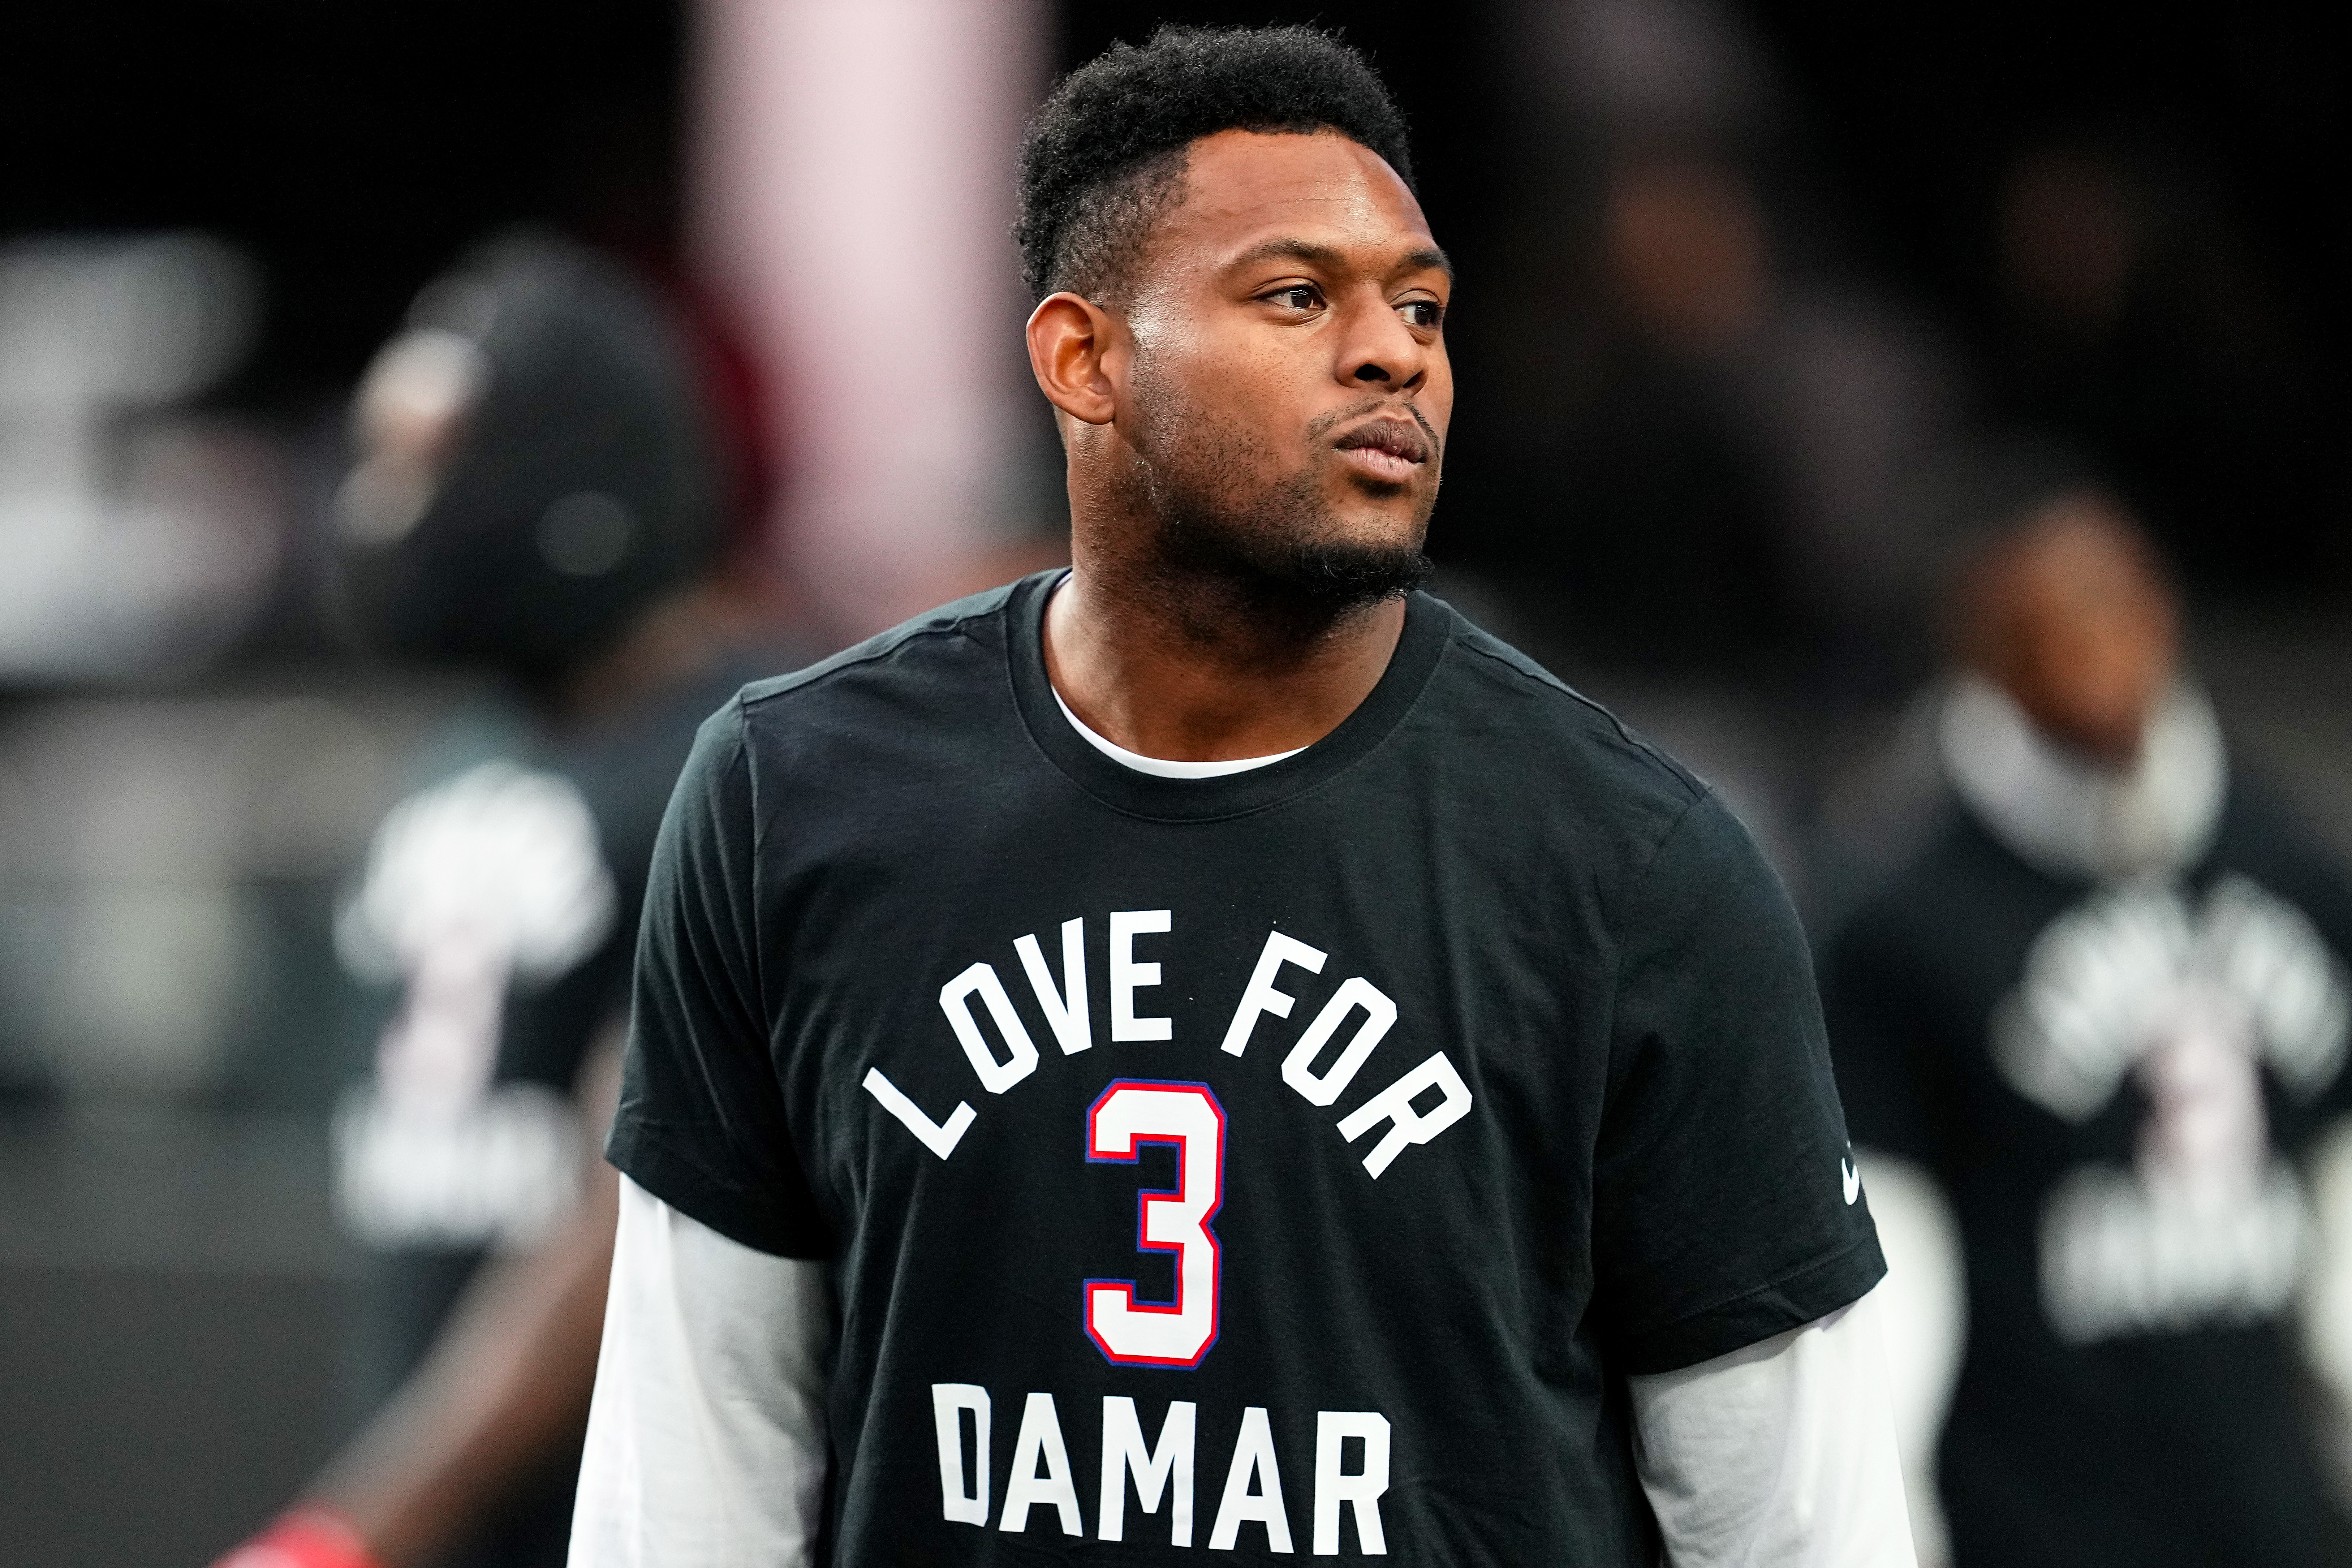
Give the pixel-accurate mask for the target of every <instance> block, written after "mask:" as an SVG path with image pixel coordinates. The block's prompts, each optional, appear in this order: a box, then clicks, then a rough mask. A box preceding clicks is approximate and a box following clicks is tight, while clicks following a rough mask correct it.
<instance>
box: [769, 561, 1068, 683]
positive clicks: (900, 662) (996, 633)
mask: <svg viewBox="0 0 2352 1568" xmlns="http://www.w3.org/2000/svg"><path fill="white" fill-rule="evenodd" d="M1030 581H1033V579H1027V578H1024V579H1023V580H1022V582H1020V583H1008V584H1003V585H1002V586H999V587H995V588H991V589H988V590H987V591H985V592H983V593H979V594H973V595H970V596H968V597H965V598H961V599H958V600H956V601H955V602H953V603H952V604H947V605H940V607H939V608H938V609H935V610H928V611H925V612H924V613H923V614H922V615H919V616H915V617H914V618H913V619H911V620H907V621H902V622H900V623H899V624H898V625H897V626H892V627H891V628H890V629H889V630H888V631H887V632H879V633H877V634H876V635H875V636H873V637H867V638H866V640H865V641H864V642H861V643H857V644H855V645H854V646H852V647H845V648H844V649H842V650H841V651H840V652H839V653H836V654H835V655H834V656H833V657H832V658H824V659H819V660H818V661H817V662H816V663H814V664H812V665H810V666H809V667H808V668H805V669H799V670H794V671H793V672H792V673H791V674H789V675H777V676H771V677H770V678H768V679H765V680H755V681H753V682H751V684H750V685H748V686H746V687H744V688H743V689H742V690H741V691H740V692H739V693H738V694H737V696H736V700H735V705H736V706H737V707H739V708H740V709H741V710H743V711H744V713H745V714H746V715H747V716H751V717H755V718H756V717H757V716H759V715H761V714H762V713H765V712H771V711H775V710H787V709H790V708H792V707H793V706H794V705H805V704H807V703H809V702H812V701H817V700H823V698H824V696H825V695H827V694H828V693H830V692H831V691H833V690H835V689H838V688H840V687H843V686H852V687H855V686H859V685H864V684H872V683H875V682H881V683H884V684H889V683H894V682H905V681H919V680H922V679H924V678H926V677H927V676H937V675H942V674H947V673H950V672H951V671H954V670H956V669H958V668H971V667H972V666H973V665H974V663H975V658H976V657H977V658H992V657H993V658H999V659H1001V658H1002V651H1003V639H1004V612H1005V608H1006V606H1007V605H1009V604H1010V603H1011V601H1012V598H1013V594H1014V593H1015V592H1016V591H1017V590H1019V589H1020V588H1021V587H1022V586H1023V585H1024V584H1026V583H1028V582H1030Z"/></svg>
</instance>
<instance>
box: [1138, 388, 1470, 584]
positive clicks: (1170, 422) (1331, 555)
mask: <svg viewBox="0 0 2352 1568" xmlns="http://www.w3.org/2000/svg"><path fill="white" fill-rule="evenodd" d="M1137 409H1138V412H1139V415H1140V416H1141V418H1140V420H1139V430H1138V437H1139V438H1138V439H1137V440H1136V442H1135V444H1134V445H1135V457H1134V458H1133V460H1132V462H1131V465H1130V467H1129V469H1128V483H1129V486H1130V487H1131V488H1132V491H1133V497H1132V499H1133V500H1134V502H1135V503H1136V504H1135V505H1134V507H1133V509H1132V514H1133V515H1138V516H1140V517H1142V518H1144V519H1146V520H1148V525H1149V526H1150V527H1151V528H1153V529H1154V531H1155V537H1154V539H1153V547H1154V548H1153V550H1152V552H1151V554H1152V557H1153V559H1152V561H1151V563H1150V565H1151V567H1152V568H1154V569H1156V570H1155V571H1154V574H1155V575H1159V576H1161V577H1162V578H1163V579H1164V580H1165V581H1166V582H1167V584H1168V585H1169V586H1171V587H1178V586H1179V585H1180V584H1192V585H1193V586H1195V587H1196V588H1206V587H1210V586H1211V584H1214V585H1215V586H1217V587H1220V588H1223V590H1224V591H1225V592H1226V593H1229V594H1234V595H1239V596H1240V597H1242V598H1243V599H1244V600H1245V601H1247V602H1249V603H1251V604H1254V605H1257V606H1259V607H1261V608H1263V609H1265V610H1266V611H1270V612H1276V613H1280V612H1284V611H1287V612H1289V613H1290V614H1292V615H1295V616H1305V617H1307V618H1309V619H1312V620H1328V619H1332V618H1336V617H1338V616H1344V615H1347V614H1348V613H1349V612H1351V611H1354V610H1359V609H1362V608H1365V607H1367V606H1369V605H1376V604H1379V603H1380V602H1381V601H1382V600H1385V599H1392V598H1395V597H1398V596H1399V595H1403V594H1408V593H1411V592H1412V590H1413V589H1414V588H1416V587H1418V586H1419V585H1420V584H1421V582H1422V580H1423V578H1425V577H1427V576H1428V575H1429V572H1430V560H1429V557H1428V556H1427V555H1425V554H1423V553H1422V550H1421V542H1422V538H1423V532H1424V531H1425V530H1426V528H1427V525H1428V521H1429V510H1430V503H1429V502H1428V501H1423V503H1422V505H1421V507H1420V509H1419V515H1418V516H1416V517H1415V518H1414V519H1413V527H1412V531H1411V534H1412V536H1411V538H1410V540H1409V541H1404V542H1381V541H1376V540H1365V539H1359V538H1351V537H1350V536H1349V531H1348V529H1347V525H1346V524H1345V523H1344V522H1343V521H1341V520H1340V519H1339V518H1338V517H1336V516H1334V515H1333V511H1332V508H1331V507H1330V505H1329V503H1328V501H1327V500H1325V499H1324V497H1323V495H1322V493H1321V486H1320V483H1319V476H1318V474H1317V473H1316V471H1315V470H1314V468H1311V467H1309V468H1300V469H1299V470H1298V471H1297V472H1296V473H1293V474H1289V475H1286V476H1283V477H1280V478H1277V479H1273V480H1271V481H1269V480H1267V479H1265V478H1263V477H1262V476H1264V475H1266V474H1268V473H1270V472H1277V471H1278V470H1279V468H1280V462H1279V459H1278V458H1277V457H1276V453H1275V451H1274V450H1273V447H1272V445H1271V443H1269V442H1267V441H1266V440H1265V439H1264V437H1260V436H1258V435H1257V434H1255V432H1253V431H1250V430H1247V429H1244V428H1243V427H1241V426H1238V425H1237V424H1235V423H1234V422H1232V421H1230V420H1223V419H1220V418H1218V417H1217V416H1216V415H1215V414H1213V412H1212V411H1210V410H1208V409H1205V408H1202V407H1200V406H1198V405H1191V404H1181V403H1180V400H1179V399H1178V398H1177V397H1175V396H1174V395H1171V394H1170V393H1169V392H1168V391H1167V390H1166V389H1165V388H1153V389H1151V390H1150V391H1148V392H1140V393H1139V395H1138V398H1137Z"/></svg>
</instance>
